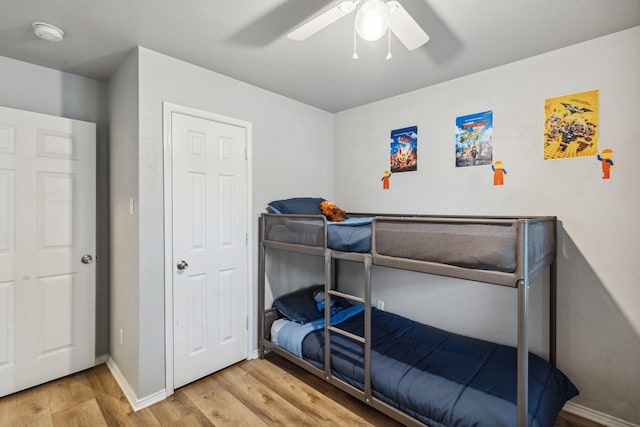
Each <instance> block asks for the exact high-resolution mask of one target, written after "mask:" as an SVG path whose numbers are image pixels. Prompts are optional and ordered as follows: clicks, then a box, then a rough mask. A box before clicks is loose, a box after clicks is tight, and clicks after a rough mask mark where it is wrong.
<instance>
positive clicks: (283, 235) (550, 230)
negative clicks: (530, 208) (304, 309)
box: [262, 214, 556, 287]
mask: <svg viewBox="0 0 640 427" xmlns="http://www.w3.org/2000/svg"><path fill="white" fill-rule="evenodd" d="M263 219H264V231H263V235H262V238H263V241H264V242H269V244H273V243H275V245H276V246H277V245H278V244H284V245H281V246H283V248H284V249H290V248H287V247H286V246H287V245H300V246H306V247H308V248H313V249H312V250H306V251H307V252H312V251H313V250H315V252H312V253H318V254H319V253H322V252H323V251H324V250H325V249H332V250H334V251H341V252H361V253H362V252H365V253H366V252H371V254H372V256H373V263H374V264H376V265H382V266H387V267H393V268H400V269H404V270H413V271H420V272H423V273H431V274H439V275H444V276H450V277H458V278H463V279H468V280H476V281H481V282H487V283H495V284H499V285H505V286H512V287H515V286H517V284H518V281H519V280H521V279H523V278H525V277H526V276H528V275H535V274H537V273H538V272H539V271H540V270H542V269H543V268H545V267H547V266H548V265H549V264H551V262H553V260H555V256H556V241H555V222H556V219H555V217H531V218H488V217H427V216H411V217H400V216H375V217H373V221H372V223H371V224H369V221H371V218H362V217H356V218H351V219H349V220H348V221H346V222H341V223H328V222H327V221H326V219H325V218H324V216H321V215H286V214H263ZM302 251H305V250H302Z"/></svg>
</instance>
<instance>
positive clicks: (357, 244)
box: [327, 218, 373, 253]
mask: <svg viewBox="0 0 640 427" xmlns="http://www.w3.org/2000/svg"><path fill="white" fill-rule="evenodd" d="M372 221H373V218H349V219H347V220H345V221H342V222H328V223H327V247H329V248H330V249H333V250H336V251H342V252H360V253H367V252H371V222H372Z"/></svg>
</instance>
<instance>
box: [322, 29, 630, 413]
mask: <svg viewBox="0 0 640 427" xmlns="http://www.w3.org/2000/svg"><path fill="white" fill-rule="evenodd" d="M639 46H640V27H636V28H633V29H631V30H627V31H624V32H620V33H617V34H613V35H610V36H607V37H603V38H600V39H596V40H592V41H589V42H585V43H582V44H579V45H575V46H573V47H569V48H566V49H562V50H558V51H555V52H551V53H547V54H544V55H540V56H537V57H533V58H529V59H526V60H523V61H519V62H516V63H512V64H509V65H506V66H502V67H498V68H495V69H492V70H488V71H485V72H481V73H478V74H474V75H471V76H467V77H463V78H460V79H456V80H452V81H449V82H446V83H443V84H439V85H435V86H431V87H427V88H424V89H421V90H417V91H414V92H411V93H407V94H404V95H401V96H397V97H394V98H390V99H387V100H384V101H380V102H377V103H373V104H369V105H365V106H362V107H358V108H354V109H351V110H347V111H344V112H341V113H338V114H336V115H335V124H334V127H335V147H336V148H335V157H334V169H335V183H336V185H335V189H334V198H335V202H336V203H337V204H338V205H340V206H342V207H344V208H346V209H347V210H350V211H357V212H367V211H373V212H403V213H424V214H441V213H442V214H487V215H557V216H558V218H559V220H560V221H561V229H560V233H559V234H560V237H559V240H560V241H559V246H558V249H559V254H558V279H559V281H558V283H559V291H558V297H559V300H558V365H559V367H560V368H561V369H562V370H563V371H564V372H565V373H567V374H568V375H569V376H570V378H571V379H572V380H573V381H574V382H575V383H576V385H577V386H578V388H579V389H580V390H581V395H580V396H579V397H577V398H576V399H575V402H577V403H579V404H582V405H584V406H587V407H590V408H592V409H596V410H598V411H602V412H605V413H608V414H610V415H613V416H616V417H619V418H622V419H626V420H630V421H633V422H636V423H637V422H640V338H639V334H640V309H639V307H640V288H639V287H638V283H640V272H639V270H638V268H637V265H636V264H637V263H638V255H640V232H638V229H637V218H638V211H639V210H640V192H639V191H638V182H640V168H638V165H639V164H640V150H638V148H637V145H638V141H637V138H638V132H637V130H636V128H637V126H638V119H639V118H640V107H639V106H640V102H639V101H638V100H639V99H640V77H639V76H640V49H638V47H639ZM591 89H599V91H600V127H599V147H600V150H602V149H603V148H607V147H608V148H612V149H613V160H614V162H615V163H616V168H615V169H613V170H612V178H611V179H610V180H602V179H601V176H602V175H601V170H600V163H599V162H598V161H597V160H596V159H595V158H594V157H588V158H579V159H578V158H577V159H568V160H546V161H545V160H543V154H542V144H543V135H542V132H543V120H544V119H543V113H544V101H545V99H546V98H552V97H556V96H560V95H566V94H571V93H576V92H582V91H586V90H591ZM486 110H492V111H493V115H494V116H493V117H494V139H493V148H494V160H502V161H503V163H504V167H505V169H506V170H507V171H508V174H507V176H506V177H505V185H504V186H503V187H498V186H493V179H492V178H493V175H492V171H491V167H490V166H475V167H465V168H456V167H455V156H454V152H455V148H454V144H455V118H456V117H457V116H461V115H467V114H472V113H476V112H481V111H486ZM412 125H417V126H418V135H419V136H418V153H419V154H418V171H417V172H407V173H398V174H394V175H392V177H391V189H390V190H388V191H384V190H382V186H381V182H380V178H381V176H382V174H383V171H384V170H385V169H388V165H389V139H390V135H389V132H390V131H391V130H392V129H398V128H402V127H406V126H412ZM354 160H355V161H354ZM376 277H377V278H376V279H374V293H375V292H377V296H375V295H374V298H376V297H380V296H382V298H385V299H386V300H387V301H385V302H386V304H387V307H386V308H387V309H388V310H394V308H397V309H398V310H399V311H404V312H405V313H406V314H408V315H411V316H412V317H414V318H419V319H424V320H425V321H429V322H432V323H436V324H438V325H441V326H452V327H453V328H454V329H464V328H465V325H464V323H465V322H464V321H465V320H466V321H467V323H468V325H467V326H466V328H468V329H470V330H471V332H473V333H477V334H478V335H483V336H485V337H486V336H489V337H494V338H495V339H496V340H497V341H504V340H508V339H509V336H508V335H509V332H508V331H506V330H504V329H503V327H500V326H497V325H499V323H500V322H502V323H507V324H508V327H512V328H515V299H514V298H515V297H514V296H513V295H510V291H509V290H508V289H502V288H500V287H493V288H496V289H488V288H490V287H488V286H484V285H482V286H480V287H479V288H487V289H486V291H487V292H486V295H484V296H483V295H482V293H481V291H484V290H485V289H475V288H474V286H473V284H469V283H463V282H458V281H454V280H449V279H438V278H433V277H430V276H427V275H420V274H414V273H403V274H400V275H399V276H392V275H390V274H389V273H388V272H385V271H382V272H378V274H377V276H376ZM398 277H399V278H400V279H399V280H400V281H401V282H402V286H400V288H404V289H401V290H400V292H398V289H399V287H398V286H399V285H398V279H396V278H398ZM392 278H393V279H392ZM391 280H394V289H393V292H396V293H397V294H398V295H400V297H394V293H392V291H391V290H390V289H389V288H386V289H385V287H384V286H385V283H389V281H391ZM376 281H377V282H376ZM540 283H541V284H542V283H545V282H544V281H542V282H540ZM422 285H424V286H422ZM403 290H404V291H406V292H407V293H408V295H409V297H407V293H404V292H402V291H403ZM511 293H512V292H511ZM535 299H536V300H538V301H539V302H540V303H542V301H544V300H545V297H544V294H540V296H536V297H535ZM534 304H536V302H535V300H534V301H532V305H534ZM443 306H444V307H443ZM445 307H446V308H445ZM476 308H478V310H476ZM449 309H451V312H449V314H447V312H448V311H449ZM535 310H538V311H539V312H540V310H541V309H540V308H535ZM539 316H541V314H536V317H539ZM478 322H480V323H478ZM478 325H482V326H481V327H479V326H478ZM485 325H489V326H487V327H486V328H485ZM542 330H543V329H541V331H542ZM534 335H536V336H537V335H539V332H536V333H535V334H534Z"/></svg>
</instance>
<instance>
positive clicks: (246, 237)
mask: <svg viewBox="0 0 640 427" xmlns="http://www.w3.org/2000/svg"><path fill="white" fill-rule="evenodd" d="M244 244H245V245H248V244H249V233H244Z"/></svg>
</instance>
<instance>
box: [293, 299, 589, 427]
mask: <svg viewBox="0 0 640 427" xmlns="http://www.w3.org/2000/svg"><path fill="white" fill-rule="evenodd" d="M363 320H364V317H363V314H362V313H361V314H358V315H356V316H354V317H352V318H350V319H348V320H346V321H344V322H343V323H342V324H341V325H340V328H341V329H344V330H346V331H349V332H351V333H353V334H357V335H360V336H362V335H363ZM371 320H372V328H371V329H372V341H371V346H372V375H371V385H372V390H373V394H374V396H375V397H377V398H378V399H380V400H382V401H384V402H386V403H388V404H389V405H391V406H393V407H395V408H398V409H399V410H401V411H403V412H405V413H407V414H409V415H411V416H413V417H414V418H416V419H418V420H420V421H421V422H423V423H425V424H427V425H430V426H475V427H507V426H516V425H517V414H516V402H517V391H516V390H517V378H516V377H517V358H516V349H515V348H512V347H507V346H503V345H499V344H494V343H490V342H486V341H481V340H477V339H474V338H469V337H464V336H461V335H456V334H452V333H449V332H446V331H443V330H440V329H437V328H433V327H430V326H427V325H423V324H420V323H417V322H414V321H411V320H409V319H406V318H404V317H401V316H398V315H396V314H393V313H389V312H384V311H379V310H376V309H375V308H373V309H372V313H371ZM301 339H302V354H303V358H304V359H305V360H307V361H309V362H310V363H312V364H313V365H315V366H317V367H318V368H320V369H324V350H323V345H324V330H315V331H313V332H310V333H309V334H307V335H306V336H305V337H304V338H301ZM331 343H332V344H331V349H332V353H331V368H332V371H333V373H334V375H335V376H337V377H339V378H341V379H342V380H344V381H346V382H347V383H349V384H351V385H353V386H354V387H356V388H359V389H363V387H364V386H363V375H364V365H363V363H364V362H363V349H362V345H361V344H359V343H356V342H354V341H352V340H350V339H348V338H346V337H344V336H341V335H338V334H332V337H331ZM577 394H578V390H577V389H576V387H575V386H574V385H573V384H572V383H571V382H570V381H569V379H568V378H567V377H566V376H565V375H564V374H563V373H562V372H560V371H559V370H558V369H556V368H554V367H553V366H551V365H550V364H549V363H547V362H546V361H545V360H543V359H542V358H540V357H538V356H536V355H533V354H530V355H529V407H528V414H529V426H531V427H552V426H553V424H554V422H555V419H556V416H557V414H558V412H559V411H560V409H561V408H562V406H563V405H564V403H565V402H566V401H567V400H568V399H570V398H572V397H573V396H575V395H577Z"/></svg>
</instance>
